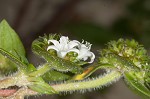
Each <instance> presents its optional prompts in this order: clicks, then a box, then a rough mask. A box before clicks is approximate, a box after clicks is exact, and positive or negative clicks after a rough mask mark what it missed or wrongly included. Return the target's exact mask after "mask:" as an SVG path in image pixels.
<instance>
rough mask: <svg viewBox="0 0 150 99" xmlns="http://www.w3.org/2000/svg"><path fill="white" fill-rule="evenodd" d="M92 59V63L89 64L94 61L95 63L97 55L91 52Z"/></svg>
mask: <svg viewBox="0 0 150 99" xmlns="http://www.w3.org/2000/svg"><path fill="white" fill-rule="evenodd" d="M90 58H91V61H90V62H88V63H93V61H94V59H95V55H94V53H92V52H91V57H90Z"/></svg>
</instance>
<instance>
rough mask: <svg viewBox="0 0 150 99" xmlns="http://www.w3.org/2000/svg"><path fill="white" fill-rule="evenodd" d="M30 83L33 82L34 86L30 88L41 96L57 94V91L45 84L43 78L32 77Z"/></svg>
mask: <svg viewBox="0 0 150 99" xmlns="http://www.w3.org/2000/svg"><path fill="white" fill-rule="evenodd" d="M30 82H32V85H30V86H28V87H29V88H30V89H32V90H34V91H36V92H39V93H41V94H56V93H57V91H55V90H54V89H53V88H52V87H51V86H50V85H49V84H47V83H45V82H44V81H43V79H42V78H41V77H33V78H32V77H31V78H30Z"/></svg>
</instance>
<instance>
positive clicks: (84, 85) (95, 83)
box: [0, 71, 121, 96]
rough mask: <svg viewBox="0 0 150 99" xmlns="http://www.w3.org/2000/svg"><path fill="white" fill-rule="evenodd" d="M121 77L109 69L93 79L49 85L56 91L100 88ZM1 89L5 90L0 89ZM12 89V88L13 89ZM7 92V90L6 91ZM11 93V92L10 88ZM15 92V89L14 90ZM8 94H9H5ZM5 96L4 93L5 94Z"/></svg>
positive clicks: (35, 93) (28, 90) (27, 92)
mask: <svg viewBox="0 0 150 99" xmlns="http://www.w3.org/2000/svg"><path fill="white" fill-rule="evenodd" d="M120 77H121V73H120V72H118V71H111V72H109V73H107V74H105V75H103V76H101V77H98V78H95V79H89V80H83V81H76V82H69V83H62V84H56V85H51V86H52V87H53V88H54V89H55V90H56V91H58V92H65V91H75V90H86V89H88V90H89V89H92V88H100V87H102V86H106V85H108V84H111V83H112V82H115V81H117V80H118V79H119V78H120ZM2 91H5V90H0V92H1V93H2ZM13 91H14V90H13ZM8 92H9V91H8ZM10 92H11V94H13V92H12V91H11V89H10ZM1 93H0V96H3V94H1ZM14 93H15V91H14ZM37 94H38V93H37V92H35V91H32V94H31V90H30V89H27V90H26V95H37ZM7 95H8V96H9V94H7ZM5 96H6V95H5Z"/></svg>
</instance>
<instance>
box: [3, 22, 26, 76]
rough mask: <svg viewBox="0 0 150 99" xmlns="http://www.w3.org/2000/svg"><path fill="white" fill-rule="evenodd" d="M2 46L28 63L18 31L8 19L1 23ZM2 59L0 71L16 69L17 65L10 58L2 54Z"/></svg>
mask: <svg viewBox="0 0 150 99" xmlns="http://www.w3.org/2000/svg"><path fill="white" fill-rule="evenodd" d="M0 48H2V49H4V50H6V51H7V52H9V53H10V54H12V55H13V56H15V57H16V58H17V59H19V60H20V61H21V62H23V63H25V64H27V63H28V61H27V59H26V57H25V50H24V47H23V45H22V42H21V41H20V39H19V37H18V35H17V33H16V32H15V31H14V30H13V29H12V28H11V27H10V26H9V24H8V23H7V22H6V20H3V21H2V22H1V23H0ZM0 59H1V60H0V61H1V62H2V64H1V65H0V71H1V70H3V72H2V73H4V72H10V71H7V70H14V69H16V66H15V65H12V62H10V61H9V60H8V59H6V58H5V57H3V56H2V55H0Z"/></svg>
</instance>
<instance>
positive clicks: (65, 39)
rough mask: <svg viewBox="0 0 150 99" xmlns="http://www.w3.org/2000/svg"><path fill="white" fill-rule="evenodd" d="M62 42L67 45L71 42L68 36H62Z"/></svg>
mask: <svg viewBox="0 0 150 99" xmlns="http://www.w3.org/2000/svg"><path fill="white" fill-rule="evenodd" d="M59 42H60V44H62V45H67V43H68V42H69V39H68V37H65V36H62V37H61V38H60V40H59Z"/></svg>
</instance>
